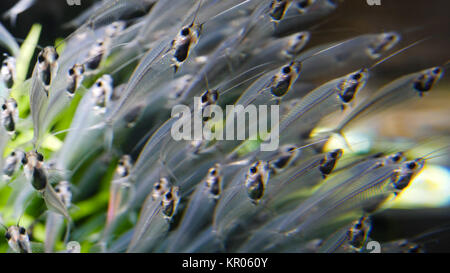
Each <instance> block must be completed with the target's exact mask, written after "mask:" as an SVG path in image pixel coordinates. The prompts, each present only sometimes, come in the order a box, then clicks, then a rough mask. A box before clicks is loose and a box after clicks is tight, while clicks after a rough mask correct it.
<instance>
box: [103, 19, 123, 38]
mask: <svg viewBox="0 0 450 273" xmlns="http://www.w3.org/2000/svg"><path fill="white" fill-rule="evenodd" d="M125 27H126V23H125V21H115V22H112V23H111V24H110V25H108V26H107V27H106V29H105V35H106V37H108V38H114V37H116V36H117V35H118V34H119V33H120V32H121V31H122V30H124V29H125Z"/></svg>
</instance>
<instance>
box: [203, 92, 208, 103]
mask: <svg viewBox="0 0 450 273" xmlns="http://www.w3.org/2000/svg"><path fill="white" fill-rule="evenodd" d="M207 101H208V91H206V92H205V93H204V94H203V95H202V103H205V102H207Z"/></svg>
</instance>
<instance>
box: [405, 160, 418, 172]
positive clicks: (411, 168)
mask: <svg viewBox="0 0 450 273" xmlns="http://www.w3.org/2000/svg"><path fill="white" fill-rule="evenodd" d="M406 167H408V169H410V170H414V169H415V168H416V167H417V163H416V162H414V161H412V162H409V163H408V164H406Z"/></svg>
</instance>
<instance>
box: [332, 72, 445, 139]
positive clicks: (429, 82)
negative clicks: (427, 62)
mask: <svg viewBox="0 0 450 273" xmlns="http://www.w3.org/2000/svg"><path fill="white" fill-rule="evenodd" d="M442 74H443V69H442V67H432V68H429V69H425V70H422V71H419V72H416V73H411V74H408V75H405V76H402V77H400V78H398V79H396V80H394V81H392V82H390V83H388V84H386V85H384V86H383V87H381V88H380V89H379V90H378V91H376V92H375V94H373V95H372V96H371V97H369V98H367V99H366V100H364V101H362V102H361V103H359V104H358V105H356V107H355V108H353V109H352V111H351V112H350V113H349V114H348V115H347V116H346V117H345V118H344V119H343V120H342V121H341V122H340V123H339V125H338V126H337V127H336V128H335V129H334V131H335V132H337V133H339V134H341V133H342V131H343V130H344V128H346V127H347V126H349V125H350V124H351V123H353V122H354V121H356V120H358V119H360V118H362V117H364V116H365V115H367V114H368V113H370V112H372V111H375V110H378V111H380V110H382V109H386V108H387V107H389V106H391V105H393V104H395V103H396V102H398V101H400V102H404V101H406V100H408V99H410V98H413V97H414V96H415V95H416V94H417V93H419V97H422V96H423V93H424V92H429V91H430V90H431V88H432V87H433V86H434V84H436V82H437V81H438V80H439V79H440V78H441V76H442Z"/></svg>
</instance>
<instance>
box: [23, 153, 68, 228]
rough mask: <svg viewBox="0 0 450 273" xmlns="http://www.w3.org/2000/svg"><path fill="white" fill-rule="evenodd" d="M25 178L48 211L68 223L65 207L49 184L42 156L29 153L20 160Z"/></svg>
mask: <svg viewBox="0 0 450 273" xmlns="http://www.w3.org/2000/svg"><path fill="white" fill-rule="evenodd" d="M22 164H23V166H24V167H23V168H24V173H25V177H26V178H27V180H28V181H29V182H30V183H31V185H32V186H33V188H34V189H35V190H36V191H38V192H39V193H40V194H41V195H42V197H43V198H44V201H45V204H46V205H47V208H48V209H49V210H52V211H55V212H57V213H59V214H61V215H63V216H64V217H65V218H66V219H68V220H69V221H70V216H69V213H68V211H67V207H66V206H65V204H64V203H63V201H62V200H61V199H60V197H59V196H58V194H57V192H55V190H54V189H53V187H52V185H50V184H49V180H48V174H47V169H46V166H45V165H44V156H43V155H42V154H41V153H39V152H37V151H30V152H27V153H26V154H25V156H24V157H23V158H22Z"/></svg>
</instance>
